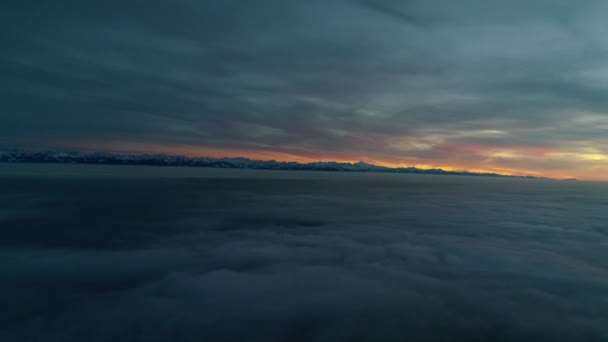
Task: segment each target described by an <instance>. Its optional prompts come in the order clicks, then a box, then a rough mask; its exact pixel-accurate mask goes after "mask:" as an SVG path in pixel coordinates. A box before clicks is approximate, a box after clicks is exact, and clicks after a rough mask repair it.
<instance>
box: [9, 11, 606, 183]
mask: <svg viewBox="0 0 608 342" xmlns="http://www.w3.org/2000/svg"><path fill="white" fill-rule="evenodd" d="M0 7H1V8H0V23H1V24H0V25H1V29H2V35H0V44H1V46H2V54H1V55H0V73H1V75H2V80H3V91H2V93H1V95H0V99H1V100H2V103H3V110H2V111H1V112H0V147H1V148H28V149H37V150H40V149H79V150H102V151H120V152H161V153H172V154H185V155H190V156H204V155H206V156H245V157H251V158H260V159H277V160H297V161H309V160H338V161H358V160H363V161H367V162H374V163H378V164H383V165H403V166H410V165H416V166H420V167H444V168H448V169H449V168H454V169H467V170H490V171H495V172H501V173H507V174H509V173H510V174H529V175H547V176H554V177H578V178H583V179H602V178H604V179H606V176H605V174H608V134H607V132H608V96H606V95H608V58H607V57H608V35H607V34H606V33H607V32H608V22H607V21H606V20H605V18H606V15H605V14H606V13H607V11H608V3H606V2H605V1H596V0H589V1H584V2H574V1H571V0H568V1H565V0H564V1H562V0H534V1H532V0H510V1H498V0H494V1H488V0H459V1H452V0H434V1H428V0H426V1H422V0H403V1H396V0H309V1H296V0H290V1H288V0H263V1H244V0H240V1H239V0H223V1H195V0H179V1H177V0H176V1H143V0H132V1H117V0H108V1H79V0H78V1H77V0H72V1H70V0H62V1H59V0H56V1H44V0H40V1H34V0H27V1H22V0H8V1H2V4H0Z"/></svg>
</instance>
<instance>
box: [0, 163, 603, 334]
mask: <svg viewBox="0 0 608 342" xmlns="http://www.w3.org/2000/svg"><path fill="white" fill-rule="evenodd" d="M78 167H79V166H74V168H75V169H70V168H67V169H66V168H65V167H63V166H56V167H55V169H53V168H47V169H45V171H49V172H50V174H51V175H53V178H52V179H48V178H46V179H45V178H40V176H39V175H38V176H36V177H31V176H29V177H26V178H23V177H22V178H9V177H3V178H2V179H0V185H2V188H3V189H4V191H3V192H2V193H1V194H0V203H2V205H1V206H0V224H1V225H2V226H3V227H4V229H3V232H2V237H1V240H0V242H1V243H2V247H3V248H2V249H1V251H0V271H2V272H0V280H1V281H0V299H1V300H2V303H3V310H2V313H1V315H0V338H1V339H2V341H7V342H11V341H22V340H26V341H27V340H44V341H48V342H54V341H72V340H87V341H108V340H112V341H167V340H171V341H201V340H210V341H233V340H234V341H237V340H243V339H246V340H248V341H269V340H270V341H272V340H276V341H352V340H353V339H354V340H358V339H361V340H374V341H402V340H404V339H405V340H414V341H489V340H491V341H528V340H534V341H604V340H605V339H606V338H607V336H608V330H607V329H608V327H607V326H606V324H605V320H606V315H607V314H608V303H607V302H606V300H605V298H606V295H607V293H608V292H607V291H608V283H607V280H606V279H607V278H606V276H607V274H606V269H607V267H608V264H607V262H606V258H604V257H603V256H604V254H605V238H606V233H607V231H606V229H605V225H604V223H605V221H606V213H608V211H607V210H606V205H607V203H606V200H605V196H604V194H605V191H606V187H605V185H602V184H599V185H598V184H593V183H584V182H580V183H563V182H559V183H558V182H552V181H535V180H517V179H483V178H482V179H471V178H462V177H432V176H431V177H428V176H412V177H407V176H406V177H404V176H402V175H369V174H368V175H361V174H359V175H353V174H350V175H346V176H344V175H336V174H327V173H288V172H271V173H264V172H255V171H242V170H240V171H239V170H236V171H232V172H230V171H229V172H225V171H222V172H218V171H213V170H206V171H205V172H203V173H201V171H200V170H192V169H151V170H149V173H148V174H146V177H153V178H147V179H146V178H140V177H139V175H141V174H142V173H141V171H140V170H136V169H132V168H129V167H124V168H120V169H115V168H114V169H112V170H111V172H110V173H109V174H110V175H111V177H112V179H110V178H107V177H105V178H99V179H97V180H95V179H91V177H92V176H93V173H90V174H89V175H88V176H86V177H85V176H83V173H82V172H78V170H77V169H78ZM110 169H111V168H110ZM53 170H54V171H53ZM30 171H32V170H31V169H30ZM98 171H100V170H98ZM66 172H67V173H66ZM71 172H76V173H78V174H80V175H81V176H80V177H76V178H74V177H71V178H70V180H66V179H65V178H62V177H64V176H65V175H71ZM57 173H58V174H57ZM20 174H24V173H20ZM121 175H127V176H124V177H123V176H121ZM167 176H170V177H178V178H173V179H172V178H165V177H167ZM95 177H100V176H99V175H97V176H95ZM154 177H162V178H158V179H157V178H154ZM153 194H157V196H154V195H153ZM160 194H162V196H159V195H160ZM16 196H19V197H18V198H19V200H18V201H15V200H14V199H15V198H17V197H16ZM439 213H441V215H439ZM557 323H559V324H557Z"/></svg>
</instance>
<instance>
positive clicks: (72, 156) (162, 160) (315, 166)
mask: <svg viewBox="0 0 608 342" xmlns="http://www.w3.org/2000/svg"><path fill="white" fill-rule="evenodd" d="M0 162H5V163H63V164H101V165H150V166H187V167H214V168H229V169H254V170H299V171H340V172H384V173H406V174H434V175H436V174H438V175H458V176H483V177H511V178H544V177H534V176H507V175H500V174H497V173H481V172H469V171H446V170H443V169H419V168H416V167H399V168H391V167H385V166H378V165H373V164H368V163H364V162H357V163H340V162H312V163H298V162H285V161H275V160H252V159H248V158H243V157H237V158H228V157H226V158H209V157H201V158H191V157H185V156H175V155H163V154H117V153H105V152H94V153H85V152H55V151H48V152H22V151H4V152H3V151H0Z"/></svg>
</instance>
